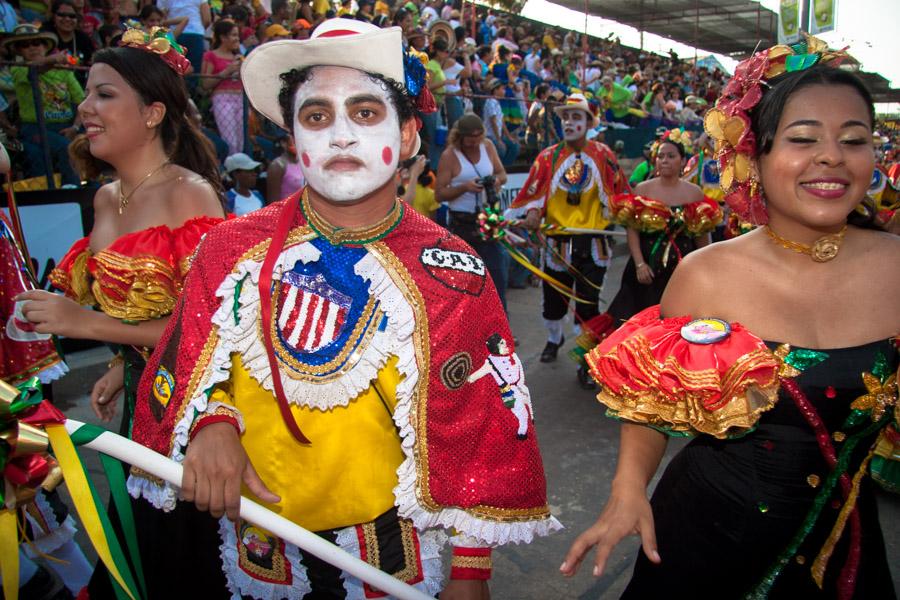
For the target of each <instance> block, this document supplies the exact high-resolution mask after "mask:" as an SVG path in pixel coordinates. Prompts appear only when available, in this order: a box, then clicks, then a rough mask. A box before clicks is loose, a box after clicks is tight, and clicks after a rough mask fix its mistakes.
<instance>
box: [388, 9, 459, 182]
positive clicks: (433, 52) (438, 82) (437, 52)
mask: <svg viewBox="0 0 900 600" xmlns="http://www.w3.org/2000/svg"><path fill="white" fill-rule="evenodd" d="M401 10H403V9H401ZM447 48H448V45H447V40H445V39H443V38H436V39H435V40H434V41H432V42H431V47H430V48H429V49H428V55H429V56H430V57H431V60H429V61H428V63H427V64H426V65H425V69H426V70H427V71H428V73H429V77H428V89H430V90H431V93H432V95H434V102H435V104H437V107H438V111H437V112H434V113H430V114H426V115H422V133H423V136H424V138H425V141H427V143H428V160H429V161H430V162H431V164H433V165H436V164H438V160H440V157H441V150H442V149H443V148H442V145H441V144H439V143H438V142H439V141H440V140H438V139H437V128H438V125H439V123H440V111H441V109H442V108H443V106H444V94H445V93H446V90H445V89H444V88H445V87H446V85H447V83H448V82H449V81H450V80H448V79H447V76H446V75H445V74H444V67H443V65H444V63H446V62H447V60H448V59H449V58H450V53H449V52H448V51H447ZM451 60H452V59H451ZM453 83H456V82H455V81H454V82H453Z"/></svg>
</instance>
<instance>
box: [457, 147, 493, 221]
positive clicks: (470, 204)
mask: <svg viewBox="0 0 900 600" xmlns="http://www.w3.org/2000/svg"><path fill="white" fill-rule="evenodd" d="M453 152H454V153H455V154H456V159H457V160H458V161H459V166H460V170H459V175H457V176H456V177H454V178H453V179H452V180H451V181H450V185H451V186H457V185H461V184H463V183H465V182H466V181H471V180H472V179H476V178H481V177H486V176H488V175H493V174H494V164H493V163H492V162H491V157H490V156H489V155H488V152H487V150H486V149H485V147H484V144H483V143H482V144H481V145H480V146H479V147H478V152H479V155H478V162H477V163H475V164H474V165H473V164H472V163H471V162H470V161H469V159H468V158H466V156H465V154H463V153H462V152H460V151H459V150H457V149H456V148H454V149H453ZM483 203H484V192H480V193H477V194H476V193H474V192H463V194H462V195H460V196H459V197H457V198H454V199H453V200H450V201H449V202H447V205H448V206H449V207H450V210H452V211H455V212H467V213H475V212H477V211H478V209H480V208H481V205H482V204H483Z"/></svg>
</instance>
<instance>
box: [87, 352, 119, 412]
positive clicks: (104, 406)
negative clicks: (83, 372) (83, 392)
mask: <svg viewBox="0 0 900 600" xmlns="http://www.w3.org/2000/svg"><path fill="white" fill-rule="evenodd" d="M124 388H125V365H124V364H123V363H121V362H120V363H119V364H117V365H114V366H112V367H110V369H109V370H108V371H107V372H106V374H105V375H104V376H103V377H101V378H100V379H98V380H97V383H95V384H94V389H92V390H91V408H92V409H94V414H95V415H97V417H98V418H99V419H100V420H101V421H103V422H104V423H109V422H110V421H112V418H113V417H114V416H116V402H117V401H118V399H119V395H120V394H121V393H122V390H123V389H124Z"/></svg>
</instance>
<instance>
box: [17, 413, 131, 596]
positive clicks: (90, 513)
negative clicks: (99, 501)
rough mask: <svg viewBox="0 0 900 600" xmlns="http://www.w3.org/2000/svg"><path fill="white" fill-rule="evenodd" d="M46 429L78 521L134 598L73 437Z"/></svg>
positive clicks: (52, 427) (56, 427)
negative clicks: (95, 502)
mask: <svg viewBox="0 0 900 600" xmlns="http://www.w3.org/2000/svg"><path fill="white" fill-rule="evenodd" d="M45 429H46V431H47V435H49V436H50V444H51V445H52V446H53V452H54V453H55V454H56V460H57V461H59V466H60V467H62V472H63V476H64V477H65V479H66V485H67V486H68V488H69V495H70V496H71V497H72V503H73V504H74V505H75V510H76V511H78V516H79V517H80V518H81V524H82V525H83V526H84V530H85V532H86V533H87V534H88V537H89V538H90V540H91V543H93V544H94V548H95V549H96V550H97V556H99V557H100V560H102V561H103V564H104V565H106V568H107V570H108V571H109V573H110V575H112V576H113V578H114V579H115V580H116V582H118V584H119V585H120V586H122V589H123V590H125V593H126V594H128V597H129V598H131V600H136V599H135V597H134V596H133V595H132V593H131V590H130V589H128V586H127V585H125V580H124V578H123V577H122V574H121V573H120V572H119V569H118V567H116V564H115V562H114V561H113V558H112V552H111V551H110V549H109V541H108V540H107V539H106V534H105V533H104V531H103V525H102V523H101V522H100V515H99V513H98V512H97V507H96V506H95V505H94V499H93V496H92V494H91V488H90V486H89V485H88V481H87V476H85V474H84V467H82V465H81V461H80V460H79V458H78V453H77V452H75V445H74V444H72V439H71V438H70V437H69V434H68V432H67V431H66V428H65V427H64V426H62V425H47V426H46V427H45ZM5 583H6V578H4V587H5ZM7 598H10V596H7Z"/></svg>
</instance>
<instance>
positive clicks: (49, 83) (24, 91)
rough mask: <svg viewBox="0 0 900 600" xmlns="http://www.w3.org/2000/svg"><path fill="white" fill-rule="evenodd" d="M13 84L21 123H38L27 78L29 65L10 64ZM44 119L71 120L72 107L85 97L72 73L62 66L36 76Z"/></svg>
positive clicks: (73, 114) (50, 121) (62, 121)
mask: <svg viewBox="0 0 900 600" xmlns="http://www.w3.org/2000/svg"><path fill="white" fill-rule="evenodd" d="M10 72H11V73H12V79H13V84H14V85H15V89H16V98H17V99H18V101H19V119H20V120H21V121H22V123H37V113H36V111H35V107H34V94H33V93H32V90H31V82H30V81H28V67H12V68H11V69H10ZM38 81H39V82H40V83H39V85H40V90H41V100H42V102H43V105H44V121H45V122H46V123H71V122H72V121H73V120H74V119H75V109H76V107H77V106H78V105H79V104H81V101H82V100H84V90H83V89H81V85H80V84H79V83H78V80H77V79H75V74H74V73H73V72H72V71H67V70H64V69H50V70H49V71H44V72H43V73H41V74H40V75H39V77H38Z"/></svg>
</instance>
